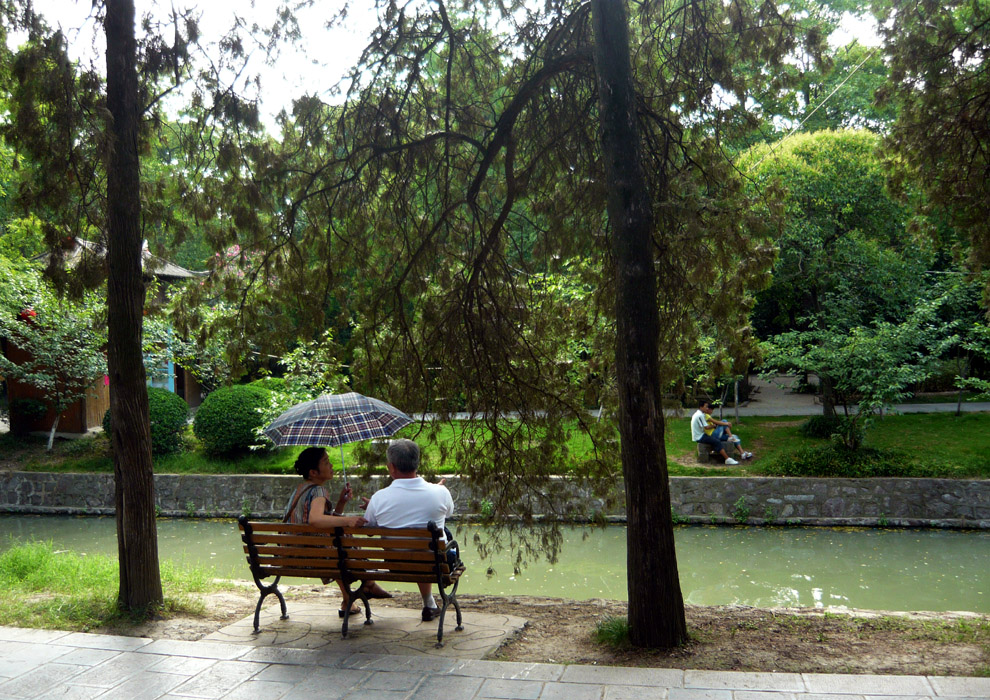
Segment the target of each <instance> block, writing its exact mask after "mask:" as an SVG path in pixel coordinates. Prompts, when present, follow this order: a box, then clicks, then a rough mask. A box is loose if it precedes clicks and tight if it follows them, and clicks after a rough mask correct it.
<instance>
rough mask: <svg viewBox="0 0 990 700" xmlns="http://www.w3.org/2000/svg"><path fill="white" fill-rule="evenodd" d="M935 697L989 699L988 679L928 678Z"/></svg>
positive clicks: (989, 682) (989, 686)
mask: <svg viewBox="0 0 990 700" xmlns="http://www.w3.org/2000/svg"><path fill="white" fill-rule="evenodd" d="M928 682H929V683H931V684H932V688H934V689H935V693H936V694H937V695H956V696H960V697H967V696H969V697H974V698H990V678H957V677H953V676H929V678H928Z"/></svg>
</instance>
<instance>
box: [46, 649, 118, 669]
mask: <svg viewBox="0 0 990 700" xmlns="http://www.w3.org/2000/svg"><path fill="white" fill-rule="evenodd" d="M119 655H120V652H119V651H113V650H110V649H74V650H73V651H70V652H69V653H68V654H63V655H62V656H60V657H58V662H59V663H62V664H77V665H79V666H96V665H98V664H101V663H103V662H104V661H109V660H110V659H112V658H113V657H115V656H119Z"/></svg>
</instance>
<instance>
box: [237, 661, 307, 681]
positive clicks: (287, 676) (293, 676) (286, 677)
mask: <svg viewBox="0 0 990 700" xmlns="http://www.w3.org/2000/svg"><path fill="white" fill-rule="evenodd" d="M316 672H317V669H316V668H314V667H313V666H292V665H289V664H272V665H271V666H269V667H268V668H266V669H265V670H264V671H262V672H261V673H259V674H258V675H256V676H255V677H254V678H252V679H251V680H255V681H277V682H280V683H301V682H303V681H304V680H306V679H308V678H309V677H310V676H312V675H314V674H315V673H316Z"/></svg>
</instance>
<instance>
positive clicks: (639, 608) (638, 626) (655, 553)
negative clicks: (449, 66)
mask: <svg viewBox="0 0 990 700" xmlns="http://www.w3.org/2000/svg"><path fill="white" fill-rule="evenodd" d="M591 11H592V22H593V25H594V35H595V70H596V72H597V75H598V94H599V105H600V109H601V119H602V129H601V133H602V153H603V156H604V159H605V164H606V179H607V183H606V185H607V188H608V217H609V224H610V226H611V228H612V237H613V251H614V257H615V279H616V302H615V311H616V328H617V333H616V335H617V337H616V371H617V374H618V384H619V434H620V436H621V439H622V472H623V475H624V477H625V484H626V517H627V522H628V539H629V547H628V550H627V554H626V566H627V573H626V577H627V581H628V587H629V638H630V641H631V642H632V643H633V644H634V645H636V646H640V647H672V646H676V645H678V644H681V643H683V642H684V641H686V640H687V626H686V623H685V618H684V601H683V598H682V596H681V586H680V581H679V579H678V576H677V557H676V555H675V553H674V524H673V521H672V519H671V515H670V484H669V481H668V477H667V455H666V452H665V450H664V443H663V429H664V425H663V409H662V402H661V394H660V374H659V348H658V343H659V337H660V320H659V311H658V309H657V285H656V272H655V268H654V264H653V260H654V250H653V244H652V233H653V216H652V211H651V206H650V196H649V191H648V189H647V186H646V179H645V177H644V174H643V167H642V160H641V155H640V140H639V129H638V126H637V117H636V102H635V97H634V93H633V83H632V68H631V64H630V58H629V33H628V31H629V30H628V23H627V18H626V12H625V5H624V2H623V0H592V3H591Z"/></svg>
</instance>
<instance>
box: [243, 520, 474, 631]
mask: <svg viewBox="0 0 990 700" xmlns="http://www.w3.org/2000/svg"><path fill="white" fill-rule="evenodd" d="M237 522H238V523H239V525H240V529H241V540H242V541H243V542H244V553H245V554H246V555H247V561H248V565H249V566H250V567H251V575H252V576H254V583H255V585H257V586H258V590H259V591H260V592H261V597H260V598H259V599H258V605H257V606H256V607H255V610H254V631H255V634H257V633H259V632H260V631H261V630H260V629H259V627H258V620H259V616H260V614H261V605H262V603H263V602H264V600H265V598H266V597H268V596H269V595H271V594H272V593H274V594H275V595H276V596H277V597H278V601H279V603H280V604H281V606H282V619H283V620H284V619H286V618H288V616H289V615H288V613H287V612H286V607H285V598H284V597H283V596H282V592H281V591H280V590H279V589H278V582H279V580H280V579H281V577H283V576H293V577H299V578H318V579H321V580H323V581H324V582H327V581H329V580H331V579H332V580H335V581H341V582H342V583H343V584H344V586H345V587H346V588H347V591H348V597H349V599H350V600H351V601H354V600H355V599H356V598H359V599H360V600H361V601H362V602H363V603H364V612H365V622H364V624H366V625H370V624H372V620H371V606H370V605H369V604H368V597H367V596H366V595H365V594H364V592H363V591H361V590H360V585H361V584H362V583H363V582H364V581H379V582H385V581H395V582H405V583H420V582H426V583H435V584H436V585H437V588H438V589H439V592H440V599H441V601H442V605H441V607H440V617H439V622H438V624H437V644H436V646H437V648H439V647H442V646H443V621H444V618H445V616H446V614H447V607H448V606H449V605H451V604H452V605H453V606H454V610H455V611H456V613H457V628H456V629H457V630H458V631H460V630H462V629H464V627H463V624H462V620H461V607H460V605H459V604H458V602H457V585H458V583H459V582H460V577H461V574H462V573H463V572H464V565H463V563H461V561H460V559H459V558H458V557H457V547H456V544H457V543H456V542H453V541H450V542H444V541H443V540H442V539H440V538H441V537H443V534H444V532H443V529H441V528H438V527H437V526H436V525H435V524H434V523H433V522H430V523H428V524H427V526H426V527H425V528H409V529H394V528H381V527H338V528H335V529H333V530H321V529H319V528H316V527H313V526H312V525H291V524H288V523H273V522H260V521H252V520H248V519H247V518H246V517H245V516H243V515H242V516H241V517H239V518H238V519H237ZM448 549H449V550H450V556H449V557H448ZM448 558H449V559H450V560H452V562H453V564H452V565H451V564H450V563H448ZM272 577H274V581H272V582H271V583H268V584H266V583H264V580H265V579H270V578H272ZM448 588H449V589H450V591H447V589H448ZM349 607H350V606H348V610H347V611H346V612H345V614H344V623H343V625H342V627H341V634H342V635H343V636H344V637H346V636H347V623H348V621H349V620H350V617H351V613H350V609H349ZM358 614H360V613H358Z"/></svg>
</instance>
